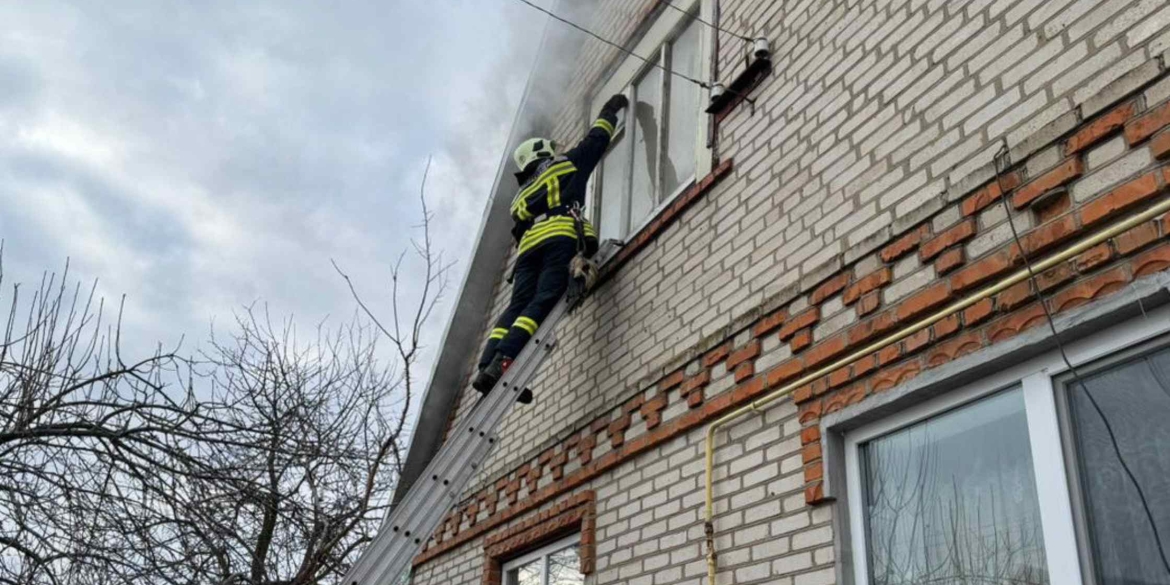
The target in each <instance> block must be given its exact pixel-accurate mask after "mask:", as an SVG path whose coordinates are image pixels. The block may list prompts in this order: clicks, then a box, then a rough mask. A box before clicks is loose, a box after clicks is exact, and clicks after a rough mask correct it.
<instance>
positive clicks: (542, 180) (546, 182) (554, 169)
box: [511, 161, 577, 220]
mask: <svg viewBox="0 0 1170 585" xmlns="http://www.w3.org/2000/svg"><path fill="white" fill-rule="evenodd" d="M575 172H577V167H576V166H575V165H574V164H573V162H572V161H563V162H559V163H556V164H554V165H550V166H549V167H548V168H547V169H545V170H544V172H543V173H541V174H540V176H538V177H537V178H536V179H535V180H534V181H533V182H532V184H531V185H529V186H527V187H525V188H524V189H521V190H520V192H519V193H517V194H516V197H515V198H514V199H512V206H511V211H512V215H513V216H514V217H516V218H518V219H521V220H525V219H532V218H533V216H534V215H533V213H532V212H531V211H529V210H528V202H529V201H532V200H536V199H537V198H538V197H535V196H536V195H537V194H539V193H540V190H541V189H546V190H547V193H546V196H547V197H548V201H549V202H550V203H549V208H550V209H551V208H553V207H556V206H558V205H560V200H561V184H560V178H561V177H562V176H564V175H567V174H569V173H575ZM554 200H555V201H556V202H557V203H555V204H554V203H551V202H552V201H554Z"/></svg>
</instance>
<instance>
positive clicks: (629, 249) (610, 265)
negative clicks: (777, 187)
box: [601, 159, 732, 281]
mask: <svg viewBox="0 0 1170 585" xmlns="http://www.w3.org/2000/svg"><path fill="white" fill-rule="evenodd" d="M731 166H732V164H731V159H727V160H725V161H723V162H722V163H720V164H719V165H718V166H716V167H715V168H714V169H712V171H711V173H710V174H708V175H707V176H705V177H703V178H702V179H700V180H699V181H697V182H696V183H695V184H694V185H691V187H690V188H689V189H687V190H685V191H683V192H682V193H681V194H680V195H679V196H678V197H676V198H675V199H674V201H672V202H671V203H670V204H669V205H667V206H665V207H663V208H662V210H660V211H659V212H658V214H657V215H655V216H654V217H653V219H651V220H650V222H649V223H647V224H646V225H644V226H642V228H641V229H639V230H638V231H637V233H635V234H634V235H633V236H631V237H630V238H629V239H628V240H626V243H625V244H624V245H623V246H622V249H621V250H620V251H619V252H618V253H617V255H615V256H614V257H613V259H611V260H610V261H609V262H606V264H605V266H603V267H602V270H601V281H605V280H608V279H609V278H610V277H611V276H612V275H613V274H614V273H616V272H617V271H618V269H619V268H621V267H622V266H623V265H624V264H625V263H626V262H628V261H629V260H630V259H631V258H633V257H634V256H635V255H637V254H638V252H640V251H641V250H642V249H643V248H645V247H646V246H647V245H648V244H649V243H650V242H652V241H653V240H654V239H655V238H657V237H658V234H660V233H662V232H663V231H665V230H666V228H667V227H669V226H670V225H671V224H672V223H674V221H675V220H677V219H678V218H679V216H681V215H682V213H683V211H685V210H686V209H687V208H688V207H690V206H691V205H692V204H693V203H694V202H696V201H698V200H699V199H700V198H701V197H703V196H704V195H706V194H707V193H708V192H709V191H710V190H711V188H712V187H714V186H715V184H716V183H718V182H719V181H720V180H722V179H723V177H725V176H727V174H728V173H729V172H731Z"/></svg>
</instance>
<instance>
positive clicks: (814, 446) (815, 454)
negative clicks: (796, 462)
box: [800, 443, 821, 464]
mask: <svg viewBox="0 0 1170 585" xmlns="http://www.w3.org/2000/svg"><path fill="white" fill-rule="evenodd" d="M820 458H821V444H820V443H810V444H808V445H805V446H804V448H803V449H801V450H800V460H801V461H803V462H804V463H806V464H807V463H812V462H813V461H819V460H820Z"/></svg>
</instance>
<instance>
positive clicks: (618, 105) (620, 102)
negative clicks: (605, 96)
mask: <svg viewBox="0 0 1170 585" xmlns="http://www.w3.org/2000/svg"><path fill="white" fill-rule="evenodd" d="M629 105H630V98H628V97H626V96H625V95H623V94H620V93H619V94H615V95H614V96H613V97H611V98H609V100H608V101H606V102H605V105H604V106H601V111H602V112H610V113H613V114H616V113H617V112H618V110H622V109H625V108H627V107H629Z"/></svg>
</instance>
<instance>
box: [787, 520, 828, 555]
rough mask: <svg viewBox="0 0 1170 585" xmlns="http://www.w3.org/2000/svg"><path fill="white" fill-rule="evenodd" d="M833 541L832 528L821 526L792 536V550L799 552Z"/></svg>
mask: <svg viewBox="0 0 1170 585" xmlns="http://www.w3.org/2000/svg"><path fill="white" fill-rule="evenodd" d="M832 541H833V528H832V527H831V526H822V527H820V528H816V529H813V530H806V531H804V532H801V533H798V534H795V535H793V537H792V548H793V549H794V550H800V549H802V548H808V547H810V546H816V545H818V544H825V543H827V542H832Z"/></svg>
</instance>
